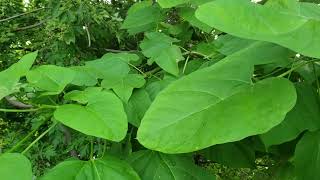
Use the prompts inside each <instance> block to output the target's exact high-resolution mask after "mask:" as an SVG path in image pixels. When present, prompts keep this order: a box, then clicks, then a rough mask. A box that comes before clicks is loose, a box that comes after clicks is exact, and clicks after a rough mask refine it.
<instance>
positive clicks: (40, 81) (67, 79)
mask: <svg viewBox="0 0 320 180" xmlns="http://www.w3.org/2000/svg"><path fill="white" fill-rule="evenodd" d="M74 76H75V72H74V71H72V70H71V69H69V68H65V67H59V66H55V65H43V66H39V67H37V68H35V69H33V70H31V71H29V73H28V74H27V79H28V81H29V83H30V84H32V85H34V86H35V87H37V88H39V89H40V90H42V91H48V94H59V93H61V92H62V91H63V89H64V88H65V87H66V86H67V85H68V84H69V83H71V82H72V80H73V79H74Z"/></svg>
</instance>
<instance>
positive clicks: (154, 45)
mask: <svg viewBox="0 0 320 180" xmlns="http://www.w3.org/2000/svg"><path fill="white" fill-rule="evenodd" d="M174 42H178V40H176V39H174V38H171V37H169V36H167V35H165V34H162V33H160V32H152V33H147V34H146V35H145V39H144V40H143V41H142V42H141V44H140V48H141V49H142V53H143V54H144V55H145V56H146V57H148V58H150V60H149V62H150V63H153V62H156V63H157V64H158V65H159V66H160V67H161V68H162V69H163V70H165V71H167V72H168V73H170V74H173V75H175V76H177V75H178V74H179V68H178V62H179V61H181V60H183V56H182V54H181V51H180V48H179V47H178V46H176V45H173V43H174Z"/></svg>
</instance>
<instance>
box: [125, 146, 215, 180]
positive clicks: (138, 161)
mask: <svg viewBox="0 0 320 180" xmlns="http://www.w3.org/2000/svg"><path fill="white" fill-rule="evenodd" d="M128 161H129V163H130V164H131V165H132V166H133V168H134V169H135V170H136V171H137V172H138V174H139V175H140V177H141V179H142V180H160V179H165V180H189V179H190V180H192V179H199V180H200V179H201V180H214V179H215V176H214V175H213V174H210V173H208V172H207V171H205V170H204V169H201V168H200V167H197V166H196V165H195V164H194V163H193V161H192V157H188V156H185V155H167V154H162V153H159V152H155V151H149V150H145V151H138V152H135V153H133V154H132V155H131V156H129V158H128Z"/></svg>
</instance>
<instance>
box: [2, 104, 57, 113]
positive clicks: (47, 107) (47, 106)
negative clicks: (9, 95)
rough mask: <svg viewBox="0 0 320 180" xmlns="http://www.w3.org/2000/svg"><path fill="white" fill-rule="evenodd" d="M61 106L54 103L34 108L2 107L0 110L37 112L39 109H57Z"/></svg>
mask: <svg viewBox="0 0 320 180" xmlns="http://www.w3.org/2000/svg"><path fill="white" fill-rule="evenodd" d="M58 107H59V106H53V105H41V106H39V107H38V108H33V109H0V112H16V113H19V112H21V113H22V112H35V111H39V110H41V109H56V108H58Z"/></svg>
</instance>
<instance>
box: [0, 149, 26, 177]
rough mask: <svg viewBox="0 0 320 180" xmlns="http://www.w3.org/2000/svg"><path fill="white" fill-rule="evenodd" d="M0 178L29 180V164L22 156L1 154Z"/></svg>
mask: <svg viewBox="0 0 320 180" xmlns="http://www.w3.org/2000/svg"><path fill="white" fill-rule="evenodd" d="M0 176H1V179H8V180H9V179H10V180H31V179H32V169H31V163H30V161H29V160H28V159H27V158H26V157H25V156H23V155H22V154H18V153H6V154H2V155H0Z"/></svg>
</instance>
